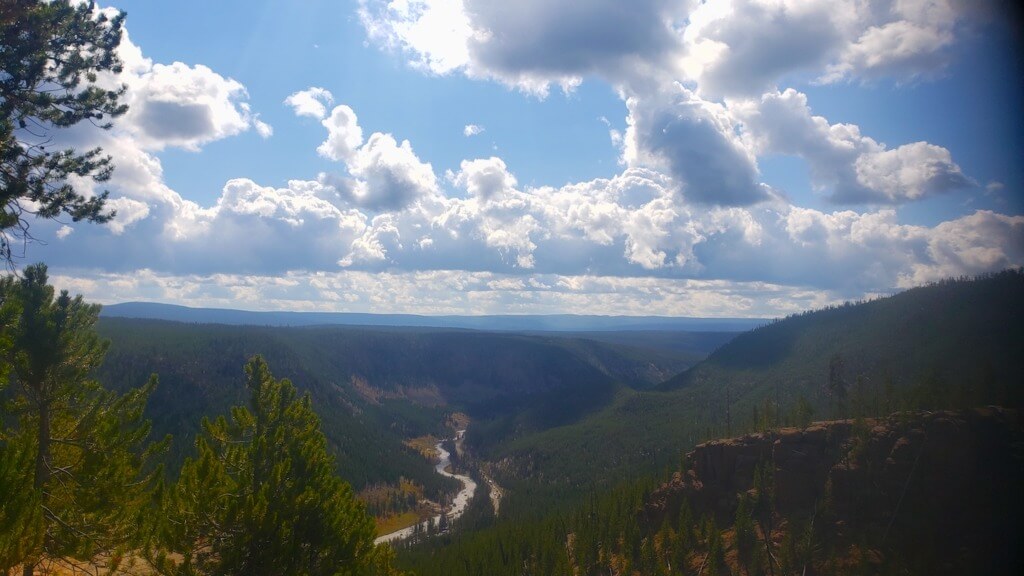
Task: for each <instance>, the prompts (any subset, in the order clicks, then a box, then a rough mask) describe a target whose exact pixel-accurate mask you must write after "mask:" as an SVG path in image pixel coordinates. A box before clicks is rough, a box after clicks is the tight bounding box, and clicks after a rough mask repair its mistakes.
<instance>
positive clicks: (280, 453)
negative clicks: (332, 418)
mask: <svg viewBox="0 0 1024 576" xmlns="http://www.w3.org/2000/svg"><path fill="white" fill-rule="evenodd" d="M245 371H246V375H247V381H246V383H247V387H248V390H249V406H248V407H242V406H236V407H234V408H232V410H231V417H230V419H228V418H225V417H224V416H221V417H219V418H217V419H216V420H214V421H212V422H211V421H209V420H208V419H204V421H203V432H202V434H201V436H200V437H199V438H198V439H197V441H196V449H197V451H198V454H197V456H196V457H195V458H191V459H189V460H187V461H186V462H185V464H184V466H183V468H182V471H181V476H180V479H179V481H178V483H177V485H176V486H175V488H174V490H173V493H172V494H171V496H170V498H169V499H168V502H167V512H166V515H167V517H168V522H167V525H166V527H165V530H166V535H167V541H168V543H169V548H170V551H171V552H177V553H179V554H180V555H181V557H182V560H181V561H180V562H179V561H172V560H171V557H170V556H168V555H167V554H163V553H161V554H158V555H156V556H155V557H153V558H152V559H151V560H152V562H153V563H154V565H155V567H156V568H157V569H158V571H160V572H161V573H164V574H189V575H193V574H219V575H232V574H238V575H243V574H244V575H254V576H258V575H261V574H266V575H289V574H302V575H319V574H331V575H334V574H338V575H362V574H368V575H369V574H391V573H393V570H392V569H391V567H390V549H389V548H387V547H386V546H382V547H377V546H375V545H374V543H373V540H374V536H375V527H374V523H373V520H372V519H371V518H370V517H369V516H368V515H367V514H366V511H365V510H364V508H363V506H362V504H361V503H360V502H358V501H357V500H356V499H355V498H354V496H353V493H352V488H351V487H350V486H349V485H348V484H347V483H346V482H344V481H342V480H341V479H340V478H339V477H338V476H337V475H335V472H334V459H333V458H332V457H331V456H330V455H329V453H328V451H327V442H326V439H325V437H324V435H323V433H322V432H321V431H320V421H319V418H318V417H317V415H316V413H315V412H313V408H312V405H311V400H310V397H309V395H308V394H306V395H304V396H301V397H300V396H299V395H298V392H297V391H296V389H295V386H293V385H292V383H291V382H289V381H288V380H286V379H285V380H276V379H274V378H273V376H271V374H270V370H269V368H268V367H267V363H266V362H265V361H264V360H263V359H262V358H260V357H259V356H257V357H254V358H253V359H251V360H250V361H249V362H248V364H247V365H246V367H245Z"/></svg>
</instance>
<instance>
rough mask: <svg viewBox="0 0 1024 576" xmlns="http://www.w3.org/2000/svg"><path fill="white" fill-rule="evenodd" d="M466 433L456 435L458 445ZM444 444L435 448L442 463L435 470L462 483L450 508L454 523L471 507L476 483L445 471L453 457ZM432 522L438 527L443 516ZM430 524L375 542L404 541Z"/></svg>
mask: <svg viewBox="0 0 1024 576" xmlns="http://www.w3.org/2000/svg"><path fill="white" fill-rule="evenodd" d="M465 432H466V431H465V430H459V431H458V432H457V433H456V434H455V442H456V443H458V442H461V441H462V435H463V434H464V433H465ZM443 444H444V442H443V441H442V442H438V443H437V445H436V446H434V448H436V449H437V453H438V454H439V455H440V461H439V462H438V463H437V466H434V470H435V471H437V473H438V474H440V475H442V476H447V477H449V478H455V479H456V480H458V481H459V482H462V490H459V493H458V494H456V495H455V499H454V500H452V505H451V507H449V508H448V520H449V521H452V520H455V519H456V518H458V517H459V516H462V512H463V511H465V510H466V506H468V505H469V501H470V500H472V499H473V493H474V492H476V482H474V481H473V479H472V478H470V477H469V476H464V475H462V474H452V473H451V472H449V471H447V470H445V468H447V467H448V466H449V465H451V462H452V455H451V453H450V452H448V451H447V450H445V449H444V446H443ZM432 520H433V521H434V525H435V526H436V525H437V524H438V523H439V522H440V521H441V515H440V514H438V515H436V516H434V517H433V518H432ZM428 522H430V520H424V521H423V522H420V523H419V524H413V525H412V526H409V527H408V528H403V529H401V530H398V531H395V532H391V533H389V534H385V535H383V536H378V537H377V539H376V540H374V541H373V542H374V544H381V543H383V542H393V541H395V540H402V539H404V538H408V537H409V536H412V533H413V531H415V529H416V526H420V527H421V528H422V529H424V530H426V528H427V523H428Z"/></svg>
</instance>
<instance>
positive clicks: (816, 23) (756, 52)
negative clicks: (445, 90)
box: [359, 0, 978, 98]
mask: <svg viewBox="0 0 1024 576" xmlns="http://www.w3.org/2000/svg"><path fill="white" fill-rule="evenodd" d="M974 12H978V10H973V9H970V3H964V2H958V1H956V0H889V1H881V2H860V1H858V0H842V1H838V2H836V1H824V0H810V1H808V0H708V1H705V2H693V1H690V0H641V1H635V2H629V3H622V2H619V1H617V0H599V1H592V2H586V3H580V2H574V1H572V0H556V1H551V0H527V1H521V2H516V3H514V4H509V3H507V2H500V1H497V0H403V1H401V2H387V1H385V0H361V2H360V10H359V14H360V18H361V20H362V23H363V26H364V28H365V29H366V31H367V34H368V36H369V37H370V38H371V39H372V40H373V41H375V42H377V43H378V44H380V45H382V46H385V47H387V48H388V49H391V50H395V51H399V52H401V53H403V54H404V55H406V56H407V57H409V58H410V61H411V63H412V64H413V65H414V66H416V67H419V68H421V69H423V70H426V71H428V72H430V73H434V74H448V73H451V72H453V71H461V72H463V73H465V74H466V75H468V76H470V77H473V78H489V79H495V80H498V81H500V82H502V83H504V84H507V85H511V86H516V87H518V88H520V89H522V90H525V91H528V92H533V93H537V94H541V95H544V94H547V91H548V89H549V87H550V86H551V85H552V84H554V85H560V86H562V87H563V88H566V89H569V88H572V87H574V86H576V85H578V84H579V83H580V82H581V80H582V78H584V77H586V76H597V77H602V78H604V79H606V80H609V81H611V82H612V83H615V84H621V85H632V86H633V87H634V88H635V87H636V85H637V84H638V83H642V82H646V81H650V80H651V79H653V78H661V80H662V81H665V80H673V79H674V80H692V81H696V82H697V83H698V84H699V90H700V93H701V94H702V95H703V96H705V97H714V98H721V97H723V96H728V95H731V96H754V95H757V94H759V93H761V92H763V91H766V90H770V89H772V88H773V87H774V86H775V85H776V83H777V82H778V80H779V79H780V78H783V77H786V76H788V75H791V74H798V73H799V74H802V75H804V76H807V77H809V78H817V79H818V80H820V81H822V82H836V81H841V80H849V79H858V78H866V79H873V78H879V77H894V78H896V79H898V80H904V79H912V78H916V77H920V76H928V75H932V74H935V73H937V72H939V71H941V70H942V69H943V68H944V67H945V66H946V65H947V64H948V62H949V60H950V58H951V47H952V46H953V45H954V44H955V41H956V37H957V32H958V30H959V28H961V27H962V23H963V22H964V21H966V20H968V19H969V18H971V17H973V15H974Z"/></svg>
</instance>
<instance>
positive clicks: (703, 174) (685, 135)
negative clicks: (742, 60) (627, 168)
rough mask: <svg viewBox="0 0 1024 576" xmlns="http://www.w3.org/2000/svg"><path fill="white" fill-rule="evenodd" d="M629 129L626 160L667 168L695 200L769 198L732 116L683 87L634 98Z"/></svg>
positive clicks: (722, 201) (735, 201)
mask: <svg viewBox="0 0 1024 576" xmlns="http://www.w3.org/2000/svg"><path fill="white" fill-rule="evenodd" d="M626 107H627V109H628V110H629V117H628V118H627V122H628V124H629V127H628V129H627V130H626V143H625V146H626V148H625V150H626V152H625V155H626V161H627V162H629V163H630V164H632V165H651V166H655V167H665V168H667V170H668V171H669V173H670V174H671V175H672V176H673V177H674V178H676V180H677V181H678V183H679V184H680V185H681V186H682V187H683V190H684V194H685V195H686V197H687V198H688V199H690V200H692V201H695V202H700V203H706V204H723V205H746V204H752V203H755V202H759V201H762V200H766V199H768V198H769V196H770V195H769V191H768V189H767V188H766V187H765V186H763V185H761V184H760V183H759V182H758V170H757V162H756V159H755V157H754V155H753V153H752V152H751V151H750V150H749V149H748V147H747V146H746V144H745V143H744V142H743V141H742V140H741V139H740V138H739V135H738V132H737V126H736V125H735V123H734V121H733V118H732V116H731V114H730V113H729V111H728V110H727V109H726V108H725V107H724V106H721V105H719V104H716V103H713V102H709V101H706V100H703V99H701V98H699V97H697V96H696V95H695V94H694V93H693V92H691V91H690V90H688V89H687V88H685V87H683V86H681V85H678V84H676V85H673V86H672V87H670V88H667V89H666V90H665V91H664V92H662V93H658V94H656V95H653V96H633V97H631V98H629V99H628V100H627V101H626Z"/></svg>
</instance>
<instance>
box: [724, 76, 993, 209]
mask: <svg viewBox="0 0 1024 576" xmlns="http://www.w3.org/2000/svg"><path fill="white" fill-rule="evenodd" d="M729 109H730V111H731V112H732V113H733V114H734V115H735V116H736V117H737V119H739V120H740V121H741V122H742V124H743V126H744V129H745V130H746V131H747V132H748V133H749V135H750V136H751V138H752V140H753V142H754V145H755V148H756V150H757V152H758V153H759V154H790V155H795V156H800V157H802V158H804V159H805V160H806V161H807V162H808V165H809V167H810V171H811V182H812V184H813V185H814V186H815V188H817V189H818V190H820V191H822V192H824V193H826V194H827V195H828V197H829V198H830V199H831V200H833V201H835V202H839V203H847V204H860V203H887V204H897V203H902V202H907V201H912V200H920V199H922V198H926V197H928V196H932V195H936V194H941V193H944V192H949V191H952V190H958V189H963V188H968V187H972V186H976V185H977V184H976V183H975V182H974V181H973V180H971V179H970V178H968V177H967V176H966V175H964V174H963V172H962V171H961V169H960V167H959V166H958V165H957V164H956V163H954V162H953V160H952V156H951V155H950V153H949V151H948V150H946V149H945V148H942V147H940V146H935V145H933V144H928V143H926V142H915V143H911V144H905V145H903V146H899V147H897V148H894V149H887V148H886V147H885V145H884V144H881V143H879V142H876V141H875V140H873V139H872V138H870V137H867V136H864V135H862V134H861V132H860V128H859V127H858V126H856V125H853V124H829V122H828V120H827V119H825V118H824V117H822V116H815V115H813V114H812V112H811V109H810V107H809V105H808V103H807V96H806V95H804V94H803V93H801V92H797V91H796V90H793V89H792V88H790V89H787V90H786V91H785V92H770V93H766V94H764V95H763V96H762V97H761V98H760V99H759V100H747V101H736V102H732V103H730V106H729Z"/></svg>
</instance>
